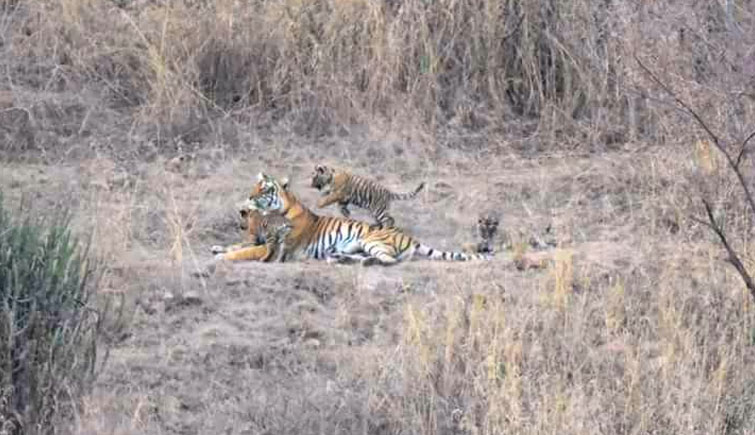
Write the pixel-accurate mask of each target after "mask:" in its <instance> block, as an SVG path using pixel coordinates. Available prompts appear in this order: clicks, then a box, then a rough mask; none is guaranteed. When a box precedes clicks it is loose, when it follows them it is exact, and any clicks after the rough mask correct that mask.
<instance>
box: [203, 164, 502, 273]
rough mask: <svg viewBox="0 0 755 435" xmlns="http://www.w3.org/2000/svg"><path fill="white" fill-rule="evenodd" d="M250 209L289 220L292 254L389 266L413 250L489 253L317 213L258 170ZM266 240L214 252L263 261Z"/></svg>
mask: <svg viewBox="0 0 755 435" xmlns="http://www.w3.org/2000/svg"><path fill="white" fill-rule="evenodd" d="M247 206H248V208H249V210H256V211H259V212H261V213H262V214H263V215H281V216H283V217H284V218H285V219H286V220H287V221H288V222H289V223H290V227H291V228H290V232H289V233H288V234H287V236H286V237H285V245H286V246H285V251H286V254H287V256H289V255H294V256H296V255H297V254H299V255H301V254H303V255H304V256H306V257H308V258H315V259H326V260H329V261H338V262H349V261H359V262H360V263H361V264H362V265H365V266H366V265H371V264H376V263H377V264H382V265H391V264H395V263H397V262H399V261H402V260H406V259H410V258H412V257H413V256H414V255H415V254H418V255H421V256H424V257H427V258H430V259H433V260H449V261H467V260H473V259H478V260H487V259H489V258H490V255H489V254H485V253H481V254H480V253H475V254H466V253H461V252H446V251H439V250H436V249H433V248H430V247H428V246H425V245H423V244H421V243H420V242H418V241H416V240H414V239H413V238H412V237H410V236H408V235H407V234H405V233H404V232H403V231H402V230H400V229H398V228H395V227H382V228H381V227H371V226H370V225H369V224H368V223H366V222H360V221H356V220H352V219H347V218H341V217H334V216H318V215H317V214H315V213H313V212H312V211H311V210H309V209H308V208H307V207H306V206H305V205H304V204H302V202H301V201H299V199H298V198H297V197H296V195H294V194H293V192H291V191H289V190H288V181H287V180H283V181H278V180H277V179H275V178H274V177H271V176H269V175H266V174H263V173H260V174H259V176H258V180H257V182H256V183H255V185H254V187H253V188H252V192H251V193H250V195H249V199H248V201H247ZM270 249H271V247H270V246H269V244H264V245H262V244H260V245H256V246H244V247H241V248H239V249H235V250H226V252H222V253H218V255H217V258H218V259H223V260H247V261H267V260H268V259H269V258H270V257H271V254H270V252H269V250H270Z"/></svg>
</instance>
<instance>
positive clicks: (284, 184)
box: [280, 177, 288, 190]
mask: <svg viewBox="0 0 755 435" xmlns="http://www.w3.org/2000/svg"><path fill="white" fill-rule="evenodd" d="M280 185H281V187H282V188H283V190H288V177H284V178H281V181H280Z"/></svg>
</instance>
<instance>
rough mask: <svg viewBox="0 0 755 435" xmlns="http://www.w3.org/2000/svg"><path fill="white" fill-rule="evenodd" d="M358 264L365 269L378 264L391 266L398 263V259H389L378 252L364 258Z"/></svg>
mask: <svg viewBox="0 0 755 435" xmlns="http://www.w3.org/2000/svg"><path fill="white" fill-rule="evenodd" d="M359 263H360V264H361V265H362V266H365V267H366V266H373V265H375V264H380V265H381V266H391V265H393V264H396V263H398V259H396V258H395V257H391V256H390V255H388V254H386V253H385V252H378V253H377V254H375V256H370V257H364V258H363V259H362V260H361V261H360V262H359Z"/></svg>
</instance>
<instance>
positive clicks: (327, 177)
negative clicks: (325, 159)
mask: <svg viewBox="0 0 755 435" xmlns="http://www.w3.org/2000/svg"><path fill="white" fill-rule="evenodd" d="M335 172H336V171H335V170H334V169H333V168H331V167H329V166H325V165H317V166H315V172H314V173H313V174H312V187H314V188H315V189H317V190H320V191H322V190H323V189H326V191H327V190H328V188H329V186H330V185H331V184H332V183H333V175H334V174H335Z"/></svg>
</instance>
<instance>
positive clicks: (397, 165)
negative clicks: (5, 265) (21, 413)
mask: <svg viewBox="0 0 755 435" xmlns="http://www.w3.org/2000/svg"><path fill="white" fill-rule="evenodd" d="M688 3H689V2H688ZM754 10H755V8H753V5H752V3H751V2H750V1H747V0H725V1H721V2H707V3H706V2H697V3H694V4H692V3H691V4H680V3H679V2H630V1H624V0H615V1H603V2H588V1H585V0H577V1H573V2H565V1H562V2H558V1H550V0H549V1H525V0H479V1H467V2H459V1H451V0H435V1H430V0H406V1H390V0H384V1H382V0H380V1H378V0H314V1H303V0H301V1H299V0H284V1H267V0H255V1H249V2H246V1H244V2H242V1H232V0H212V1H210V0H195V1H170V0H160V1H144V0H56V1H52V0H36V1H28V0H27V1H23V0H18V1H2V0H0V66H2V68H0V72H2V74H0V154H1V157H2V163H0V167H1V169H0V186H2V189H3V192H4V196H5V199H6V202H7V203H8V204H10V205H15V204H17V203H19V202H22V201H23V202H25V203H27V204H28V206H29V207H31V208H32V209H35V210H38V211H39V213H44V212H45V211H48V210H53V209H54V205H55V204H58V203H65V204H67V205H68V206H69V207H71V208H72V211H74V213H75V215H74V220H73V225H74V227H75V228H76V229H77V230H78V231H79V232H81V233H87V232H92V233H93V246H94V250H96V251H97V253H98V254H99V255H100V256H102V257H103V258H104V260H105V261H106V264H107V268H106V271H105V275H104V277H103V281H102V282H103V291H102V296H103V298H106V297H107V296H117V298H116V299H117V300H118V301H122V303H123V307H125V310H124V313H127V314H128V315H127V316H125V317H124V318H122V319H117V320H113V321H112V322H110V324H108V325H106V329H107V330H108V339H109V343H110V344H111V345H112V346H113V349H112V352H111V357H110V360H109V361H108V365H107V366H106V367H105V370H104V372H102V375H101V376H100V378H99V380H98V381H97V384H96V386H95V388H94V390H93V391H92V392H91V393H90V394H88V395H86V396H85V397H84V398H83V399H82V401H81V402H80V406H79V407H78V408H76V412H75V413H74V414H75V415H74V417H75V418H73V419H72V420H70V421H66V422H60V423H59V424H58V425H57V427H58V429H59V431H61V432H71V433H80V434H95V433H96V434H103V433H112V434H125V433H133V434H143V433H155V434H157V433H202V434H204V433H254V434H257V433H259V434H263V433H270V434H283V433H285V434H295V433H370V434H372V433H376V434H383V433H385V434H388V433H423V434H430V433H445V434H452V433H454V434H455V433H459V434H483V433H486V434H487V433H545V432H548V433H575V434H585V433H619V434H622V433H700V434H709V433H725V434H742V435H744V434H752V433H753V428H754V427H755V407H754V406H753V403H755V364H754V363H755V314H754V312H753V303H754V302H755V301H753V299H752V298H751V297H750V295H749V294H748V292H747V290H746V288H745V286H744V284H743V282H742V280H741V279H740V277H739V276H737V274H736V270H735V269H734V268H732V266H731V264H728V263H726V262H725V261H723V260H725V256H726V252H725V250H724V249H723V248H722V247H721V246H720V245H719V240H720V239H719V238H717V237H716V234H715V233H712V232H711V231H710V228H708V227H707V226H706V225H705V224H703V223H701V222H708V223H713V224H715V225H716V226H717V227H718V228H719V229H721V230H722V231H723V233H724V234H725V235H726V237H727V243H728V244H729V246H730V247H731V248H732V250H734V251H735V252H736V254H737V257H738V258H739V259H741V267H743V268H744V269H745V272H749V273H752V271H753V266H754V265H755V259H753V254H752V249H753V246H755V245H753V239H752V234H751V230H752V224H751V222H752V215H753V210H751V209H748V205H747V203H746V201H744V200H743V198H744V197H743V196H742V184H741V183H740V180H739V179H738V178H737V175H736V174H735V173H732V172H731V171H730V170H729V169H728V167H729V166H727V165H729V163H727V159H731V158H732V156H734V159H735V163H736V164H737V167H738V168H741V174H742V182H743V183H745V185H746V186H752V174H753V173H755V170H754V169H755V166H754V165H755V163H754V160H753V159H752V157H751V153H750V152H749V151H748V149H749V147H752V146H755V144H753V143H752V141H751V142H750V143H749V146H747V147H742V148H741V149H740V145H741V144H742V143H744V142H745V139H747V137H748V135H749V134H750V133H752V131H753V127H755V124H753V123H752V120H753V119H755V80H754V79H753V77H755V51H753V49H752V47H754V46H755V12H753V11H754ZM637 59H639V60H640V61H641V62H642V64H644V65H646V66H647V67H648V69H650V70H651V71H653V73H654V74H655V75H656V77H657V78H658V80H657V81H654V80H653V79H652V78H650V77H649V76H648V74H647V72H646V71H644V70H643V68H642V67H641V65H640V64H638V62H637ZM659 82H660V83H662V84H664V85H665V86H666V87H668V88H669V89H671V90H673V92H674V94H675V95H677V96H678V97H679V98H680V99H681V100H682V101H684V102H685V103H686V104H688V105H689V107H691V108H694V111H695V112H696V113H698V114H699V116H700V117H702V118H703V119H704V120H705V123H706V125H707V126H709V128H710V129H711V130H712V131H713V132H715V135H716V140H717V141H718V142H717V143H714V142H713V141H712V139H711V138H710V137H708V136H707V135H706V133H705V131H704V130H703V129H700V128H699V126H697V125H696V124H695V123H694V122H692V119H691V118H690V117H689V114H688V113H686V112H685V111H684V110H680V108H679V106H678V105H676V104H675V102H674V100H673V98H671V97H670V96H669V94H668V93H667V92H665V91H664V90H663V89H662V88H663V87H662V86H659ZM4 96H10V101H11V102H10V103H7V104H6V103H4V101H5V100H3V98H4ZM727 156H728V157H727ZM316 163H335V164H336V166H342V167H349V168H351V169H352V170H353V171H354V172H355V173H359V174H363V175H367V176H369V177H371V178H375V179H377V180H378V181H379V182H381V184H383V185H386V186H388V187H399V186H407V185H415V184H416V183H418V182H419V181H423V180H426V181H427V187H426V191H424V192H423V193H421V194H420V195H419V196H418V198H417V199H416V200H414V201H411V202H397V203H396V204H395V205H394V206H393V207H392V214H393V215H394V217H395V218H396V222H397V223H398V224H399V225H402V226H405V227H406V228H407V231H408V232H410V233H411V234H412V235H415V236H417V238H418V239H419V240H421V241H423V242H426V243H428V244H430V245H431V246H437V247H438V248H444V249H450V248H457V247H460V246H461V245H462V244H463V242H468V241H474V240H475V239H474V237H475V234H474V232H473V227H472V225H473V224H474V222H475V221H476V219H477V216H478V215H479V214H480V213H491V212H492V213H496V214H499V215H500V216H502V222H501V227H500V229H499V231H500V232H501V237H500V238H499V239H498V240H499V245H498V246H495V250H496V252H497V253H498V255H497V256H496V258H495V259H494V260H493V261H491V262H481V263H465V264H454V265H447V264H437V263H433V262H427V261H416V262H411V263H407V264H401V265H398V266H396V267H393V268H360V267H352V266H334V265H326V264H325V263H318V262H296V263H284V264H269V263H268V264H246V265H231V266H230V267H225V268H219V270H217V271H216V273H215V274H214V275H213V276H211V277H209V278H193V277H192V276H191V273H192V272H195V271H196V270H198V269H199V268H201V267H203V265H204V263H205V262H206V261H207V260H208V259H209V258H211V255H210V253H209V247H210V246H211V245H215V244H220V245H226V244H230V243H234V242H238V241H240V240H241V234H240V232H239V230H238V222H237V219H238V217H237V216H238V215H237V211H236V210H235V209H234V204H235V203H236V202H238V201H239V200H242V199H243V198H244V196H245V195H246V194H247V191H248V188H249V187H250V184H251V181H252V179H253V176H254V175H255V174H256V173H257V172H259V171H260V170H265V171H266V172H269V173H271V174H274V175H280V176H284V175H288V176H291V177H292V182H293V189H294V190H296V191H297V193H299V195H300V196H301V197H302V199H303V200H304V202H306V203H307V204H310V205H314V204H315V202H316V199H317V195H318V193H317V192H316V191H314V190H313V189H311V188H310V187H309V186H308V184H309V179H308V177H309V175H310V173H311V171H312V168H313V167H314V165H315V164H316ZM701 198H702V199H705V200H706V202H705V204H707V206H708V208H707V209H706V207H705V206H704V205H703V202H702V201H701ZM9 208H10V209H11V210H12V207H9ZM708 211H709V213H708ZM332 212H333V213H337V211H332ZM357 216H358V217H361V218H363V219H369V217H368V215H366V214H361V215H360V214H357ZM546 228H549V229H550V231H548V232H547V234H548V237H549V238H552V240H553V242H554V243H555V245H556V246H555V248H551V247H549V246H548V245H549V243H541V242H540V240H541V239H543V238H544V237H545V236H544V234H545V233H546ZM533 240H534V241H535V242H533ZM549 241H550V239H549ZM1 405H2V404H0V406H1Z"/></svg>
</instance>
